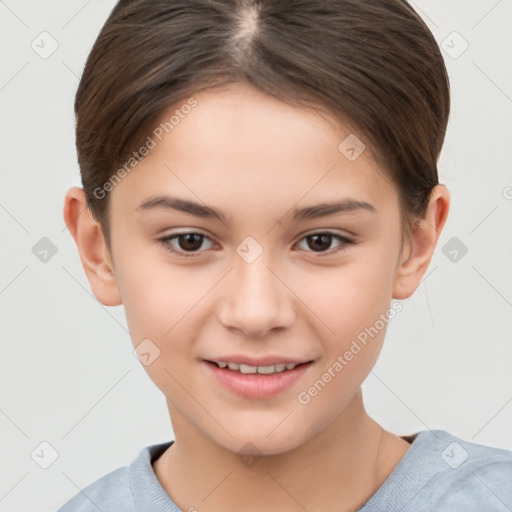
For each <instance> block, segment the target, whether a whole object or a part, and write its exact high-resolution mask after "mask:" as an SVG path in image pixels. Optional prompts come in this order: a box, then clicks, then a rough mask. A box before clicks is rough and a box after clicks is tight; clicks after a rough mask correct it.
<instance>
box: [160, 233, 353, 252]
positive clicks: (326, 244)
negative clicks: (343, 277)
mask: <svg viewBox="0 0 512 512" xmlns="http://www.w3.org/2000/svg"><path fill="white" fill-rule="evenodd" d="M206 240H208V241H210V242H211V243H212V244H213V241H212V240H211V239H210V238H209V237H207V236H206V235H203V234H202V233H196V232H187V233H176V234H174V235H169V236H165V237H163V238H160V239H158V241H159V243H160V245H162V246H163V247H164V248H165V249H166V250H167V251H169V252H171V253H173V254H176V255H177V256H179V257H185V258H187V257H190V256H196V255H197V254H199V253H201V252H203V251H199V249H200V248H201V247H202V246H203V243H204V242H205V241H206ZM335 240H336V241H338V242H339V244H338V246H337V248H335V249H334V250H328V249H329V248H330V247H331V244H332V242H333V241H335ZM303 241H306V244H307V245H308V246H309V247H310V248H312V249H313V250H312V251H308V252H314V253H319V254H318V255H317V257H321V256H323V255H324V254H326V255H332V254H335V253H337V252H339V251H342V250H344V249H345V248H346V246H347V245H353V244H354V243H355V242H353V241H352V240H350V239H348V238H346V237H344V236H342V235H339V234H338V233H333V232H330V231H322V232H319V233H312V234H310V235H307V236H305V237H303V238H302V239H301V240H300V242H299V245H300V243H301V242H303ZM173 242H175V243H173ZM176 242H177V243H176Z"/></svg>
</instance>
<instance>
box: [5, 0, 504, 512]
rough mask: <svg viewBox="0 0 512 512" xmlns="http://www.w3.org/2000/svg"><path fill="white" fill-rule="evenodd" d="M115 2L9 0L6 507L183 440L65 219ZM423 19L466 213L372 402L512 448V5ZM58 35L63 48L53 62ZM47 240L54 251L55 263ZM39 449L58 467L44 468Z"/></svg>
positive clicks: (395, 335) (381, 365) (372, 408)
mask: <svg viewBox="0 0 512 512" xmlns="http://www.w3.org/2000/svg"><path fill="white" fill-rule="evenodd" d="M113 5H114V1H112V0H109V1H105V0H89V1H85V0H80V1H79V0H73V1H69V0H68V1H66V2H63V1H60V2H58V1H56V0H53V1H37V2H36V1H35V0H33V1H28V0H24V1H15V0H4V1H0V20H1V21H0V48H1V52H2V55H1V58H2V66H1V68H0V107H1V112H2V117H1V119H2V121H1V127H0V129H1V133H0V145H1V146H0V151H1V160H0V161H1V164H2V168H1V177H0V179H1V184H0V226H1V227H0V229H1V237H2V238H1V239H2V244H1V249H2V264H1V266H0V305H1V324H0V325H1V328H2V330H1V333H2V338H1V343H2V347H1V354H2V356H1V358H0V365H1V386H0V431H1V436H0V449H1V455H0V458H1V460H2V464H1V466H0V510H1V511H24V512H28V511H35V510H38V511H53V510H56V509H57V508H58V506H59V505H61V504H62V503H63V502H64V501H65V500H66V499H68V498H69V497H71V496H72V495H74V494H75V493H77V492H78V491H79V490H80V489H82V488H84V487H85V486H86V485H87V484H89V483H91V482H92V481H93V480H95V479H97V478H99V477H100V476H103V475H104V474H106V473H107V472H109V471H112V470H113V469H115V468H118V467H120V466H122V465H125V464H128V463H129V462H131V460H132V459H133V458H134V457H135V456H136V455H137V453H138V452H139V451H140V449H141V448H143V447H144V446H146V445H149V444H153V443H159V442H163V441H167V440H169V439H171V438H172V431H171V425H170V421H169V418H168V415H167V409H166V406H165V401H164V397H163V395H162V394H161V393H160V392H159V391H158V389H157V388H156V387H155V386H154V385H153V384H152V382H151V381H150V380H149V378H148V377H147V375H146V373H145V371H144V369H143V367H142V365H141V364H140V363H139V362H138V360H136V359H135V357H134V356H133V353H132V350H133V347H132V343H131V340H130V339H129V336H128V331H127V328H126V322H125V318H124V312H123V309H122V307H114V308H113V307H109V308H105V307H103V306H102V305H101V304H100V303H99V302H98V301H97V300H96V299H95V298H94V296H93V295H92V294H91V292H90V289H89V284H88V282H87V280H86V277H85V273H84V271H83V268H82V266H81V263H80V260H79V257H78V253H77V250H76V247H75V245H74V242H73V240H72V238H71V235H70V234H69V232H68V231H67V230H66V229H65V225H64V221H63V218H62V207H63V203H64V194H65V192H66V190H67V189H68V188H69V187H71V186H73V185H80V181H79V171H78V167H77V163H76V154H75V148H74V119H73V98H74V94H75V91H76V87H77V85H78V79H79V76H80V73H81V70H82V68H83V65H84V62H85V59H86V56H87V54H88V51H89V50H90V48H91V46H92V44H93V42H94V39H95V37H96V35H97V33H98V31H99V29H100V27H101V26H102V24H103V23H104V21H105V20H106V18H107V16H108V14H109V12H110V10H111V8H112V7H113ZM413 5H414V6H415V7H416V9H417V10H418V12H419V13H420V14H421V16H422V17H423V19H424V20H425V21H426V23H427V24H428V26H429V28H430V29H431V30H432V32H433V34H434V36H435V37H436V39H437V41H438V42H439V43H440V44H441V45H442V47H443V55H444V56H445V60H446V63H447V66H448V72H449V74H450V79H451V87H452V96H453V98H452V114H451V119H450V124H449V128H448V134H447V138H446V143H445V147H444V150H443V154H442V157H441V160H440V177H441V182H442V183H444V184H446V185H447V186H448V188H449V189H450V191H451V195H452V207H451V212H450V216H449V219H448V222H447V225H446V227H445V230H444V232H443V234H442V236H441V238H440V241H439V245H438V249H437V251H436V254H435V256H434V258H433V260H432V262H431V265H430V267H429V269H428V271H427V274H426V276H425V279H424V280H423V282H422V284H421V285H420V287H419V288H418V290H417V292H416V294H415V295H414V296H413V297H412V298H410V299H407V300H405V301H402V303H403V305H404V311H403V312H402V313H400V314H399V315H398V316H397V317H396V318H395V320H393V321H392V323H391V324H390V325H389V328H388V334H387V338H386V343H385V345H384V349H383V352H382V354H381V356H380V359H379V361H378V363H377V365H376V366H375V368H374V371H373V372H372V373H371V374H370V376H369V378H368V379H367V381H366V382H365V384H364V392H365V399H366V405H367V409H368V412H369V413H370V414H371V415H372V416H373V417H374V418H375V419H376V420H377V421H378V422H380V423H381V424H382V425H383V426H384V427H385V428H387V429H389V430H391V431H392V432H394V433H396V434H407V433H411V432H415V431H417V430H425V429H429V428H431V429H433V428H441V429H444V430H447V431H449V432H451V433H453V434H455V435H458V436H460V437H462V438H464V439H466V440H469V441H473V442H477V443H481V444H487V445H492V446H499V447H503V448H507V449H510V450H512V428H511V426H512V403H511V402H512V372H511V370H510V367H511V362H512V342H511V341H512V340H511V331H512V314H511V313H512V235H511V233H512V172H511V163H512V149H511V148H512V144H511V135H512V69H511V64H510V63H511V62H512V33H511V31H510V26H511V21H512V0H500V1H497V0H478V1H476V0H473V1H468V0H451V1H450V2H447V1H445V0H435V1H433V0H422V1H420V0H417V1H415V2H414V4H413ZM43 31H47V32H48V33H49V34H51V38H53V39H54V40H55V41H56V42H57V43H58V48H57V49H56V50H55V51H54V53H53V54H51V55H49V56H47V55H44V56H45V57H47V58H42V56H41V52H45V51H46V52H49V51H50V50H51V44H52V39H51V38H50V36H44V35H43V36H40V34H41V32H43ZM454 31H455V32H457V33H458V34H459V35H457V34H455V35H454V34H453V32H454ZM464 40H465V41H467V44H469V47H468V49H467V50H466V51H464V52H463V53H461V51H462V50H463V49H464V46H465V43H464ZM53 44H55V43H53ZM31 45H33V46H34V47H35V48H37V50H38V52H39V53H37V52H36V51H35V50H34V49H33V48H32V47H31ZM459 53H461V54H460V55H459ZM43 237H47V238H48V239H49V240H50V241H51V243H52V244H53V245H54V246H55V249H56V251H57V252H56V253H55V254H54V255H52V252H51V251H50V252H49V253H48V255H47V256H46V261H41V260H40V258H41V257H43V254H44V253H41V254H38V251H41V250H42V249H41V247H43V246H39V245H36V244H38V243H39V244H43V245H44V244H48V242H47V241H43V242H40V240H41V238H43ZM454 237H455V238H456V239H455V240H452V239H453V238H454ZM34 246H36V249H35V250H34V251H33V247H34ZM463 246H465V247H466V248H467V253H466V254H465V255H462V251H461V248H463ZM55 249H54V250H55ZM454 249H455V250H456V251H457V258H456V260H455V261H453V260H454V256H455V253H454V252H453V250H454ZM34 252H35V253H36V254H34ZM42 442H47V443H49V444H50V445H51V446H52V447H53V450H55V451H56V452H57V454H58V457H57V459H56V460H55V461H54V462H53V463H52V464H51V465H50V466H49V467H48V468H47V469H43V468H42V467H41V465H48V464H50V463H51V462H52V453H53V452H52V448H49V447H48V446H47V445H42V446H41V443H42ZM31 454H33V455H32V456H31Z"/></svg>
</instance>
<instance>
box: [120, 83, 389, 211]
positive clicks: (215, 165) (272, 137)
mask: <svg viewBox="0 0 512 512" xmlns="http://www.w3.org/2000/svg"><path fill="white" fill-rule="evenodd" d="M193 99H194V100H195V106H194V107H192V108H190V107H187V108H183V109H180V105H179V104H178V105H174V106H173V107H172V108H170V109H168V110H167V111H166V112H164V113H163V115H162V117H161V119H160V120H159V122H158V123H157V125H156V126H155V129H154V130H153V132H152V133H151V134H150V137H151V138H152V141H153V143H154V144H153V146H154V147H153V148H152V149H151V150H150V152H149V154H148V156H146V157H144V158H143V159H141V160H140V162H138V163H137V165H136V167H135V168H134V169H133V171H131V172H130V173H129V175H128V176H127V177H126V178H124V179H123V180H122V182H121V183H120V184H119V185H117V186H116V187H115V190H113V196H114V197H113V198H112V199H113V201H115V197H116V196H120V195H122V196H123V198H124V199H125V201H123V202H128V203H132V205H133V203H134V202H135V201H138V200H142V198H143V196H147V195H149V194H155V193H162V192H163V191H164V189H167V190H168V191H169V192H170V191H172V192H173V194H172V195H174V196H175V195H177V194H180V193H181V195H182V196H184V197H187V198H191V199H195V200H197V199H198V198H201V199H202V198H204V199H205V200H206V201H207V202H208V203H212V204H215V203H216V202H225V201H226V199H229V200H230V202H231V205H232V206H233V207H236V206H243V207H244V208H245V209H248V208H256V207H257V206H259V207H260V208H261V206H262V204H261V203H262V202H264V204H263V206H267V207H270V206H271V205H279V204H281V205H282V206H283V207H284V206H286V205H287V204H292V203H297V202H298V201H301V200H302V198H303V200H304V201H305V202H307V203H308V204H309V203H311V202H314V201H316V200H339V199H341V198H343V197H345V196H346V197H349V196H350V197H353V198H355V199H360V200H365V201H368V202H372V203H374V204H381V203H382V202H386V201H388V202H389V201H391V202H393V203H396V197H395V190H394V187H393V185H392V183H391V179H390V178H389V177H388V176H387V175H386V174H385V172H384V171H383V170H382V169H381V168H379V166H378V165H377V164H376V163H375V161H374V160H373V159H372V157H371V155H370V151H369V150H368V149H365V146H364V140H361V139H360V138H359V137H357V135H355V134H351V132H350V131H349V130H348V129H347V127H346V126H344V125H343V123H341V122H340V121H339V120H337V119H335V118H333V117H327V116H326V115H325V114H324V113H323V112H319V111H316V110H314V109H313V108H312V109H306V108H297V107H294V106H291V105H289V104H286V103H283V102H281V101H279V100H277V99H275V98H273V97H270V96H268V95H266V94H264V93H262V92H261V91H259V90H257V89H255V88H253V87H251V86H248V85H245V84H230V85H229V86H226V87H224V88H223V89H221V90H213V91H203V92H201V93H198V94H195V95H194V96H193ZM185 104H190V102H188V103H187V101H186V100H185V101H184V102H183V105H185ZM177 111H178V112H177ZM171 118H172V119H171ZM155 134H158V136H156V135H155ZM354 156H355V157H356V158H354ZM194 196H196V197H194ZM135 206H138V205H134V206H133V207H135Z"/></svg>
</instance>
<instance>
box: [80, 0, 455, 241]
mask: <svg viewBox="0 0 512 512" xmlns="http://www.w3.org/2000/svg"><path fill="white" fill-rule="evenodd" d="M233 82H245V83H250V84H252V85H253V86H255V87H257V88H258V89H260V90H261V91H263V92H264V93H267V94H269V95H271V96H273V97H275V98H277V99H279V100H281V101H283V102H286V103H288V104H290V105H293V106H297V107H302V108H312V107H314V108H315V109H317V111H320V110H323V111H325V112H326V113H328V114H331V115H334V116H335V117H336V118H338V119H340V121H342V122H343V123H344V124H345V125H346V126H350V127H351V128H353V130H354V133H356V134H357V136H358V137H359V138H361V139H362V140H363V141H364V143H365V145H366V146H367V147H368V148H369V149H371V152H372V154H373V155H374V157H375V158H376V160H378V161H379V162H381V163H383V164H385V172H386V173H387V175H388V176H389V177H390V179H391V182H392V183H393V184H394V185H395V187H396V189H397V191H398V193H399V197H400V202H401V208H402V210H401V211H402V224H403V227H404V228H405V231H406V232H408V231H409V229H410V222H411V219H413V218H415V217H421V216H422V215H423V214H424V212H425V208H426V206H427V205H428V201H429V197H430V192H431V191H432V189H433V188H434V187H435V186H436V185H437V184H438V183H439V182H438V170H437V160H438V157H439V155H440V152H441V149H442V145H443V141H444V137H445V132H446V127H447V123H448V117H449V110H450V90H449V80H448V74H447V71H446V68H445V63H444V60H443V57H442V55H441V52H440V49H439V47H438V45H437V43H436V41H435V39H434V36H433V35H432V33H431V32H430V30H429V29H428V27H427V26H426V25H425V23H424V22H423V20H422V19H421V18H420V16H419V15H418V14H417V13H416V12H415V10H414V9H413V8H412V7H411V6H410V5H409V4H408V3H407V2H406V1H405V0H120V1H119V2H118V3H117V4H116V6H115V7H114V9H113V10H112V12H111V14H110V16H109V18H108V19H107V21H106V22H105V24H104V25H103V27H102V29H101V31H100V33H99V35H98V37H97V39H96V41H95V43H94V46H93V48H92V50H91V52H90V54H89V56H88V58H87V62H86V65H85V68H84V71H83V74H82V77H81V80H80V84H79V87H78V90H77V93H76V98H75V115H76V146H77V153H78V163H79V166H80V172H81V178H82V185H83V188H84V191H85V195H86V198H87V204H88V207H89V209H90V211H91V213H92V215H93V217H94V218H95V219H96V220H97V221H99V222H100V224H101V227H102V230H103V233H104V235H105V239H106V242H107V245H109V244H110V230H109V204H110V201H109V195H108V194H107V195H106V196H105V197H100V198H98V194H95V192H94V191H95V190H97V189H98V187H102V186H103V184H105V183H106V182H108V180H109V179H110V178H111V177H112V175H113V174H114V173H115V172H116V170H117V169H118V168H119V166H122V165H123V163H125V162H126V161H127V160H128V159H129V158H130V156H131V155H132V153H133V152H134V150H136V149H138V148H139V147H140V146H141V145H142V144H143V143H144V141H145V140H146V139H147V138H148V135H149V134H150V133H151V132H152V130H153V129H154V128H155V126H156V125H157V124H158V123H159V122H160V119H161V117H162V115H163V113H164V112H165V111H166V110H167V109H169V108H170V107H172V106H174V105H179V104H180V102H182V103H187V101H189V100H190V98H191V97H192V96H193V94H196V93H198V92H200V91H204V90H209V89H214V88H218V87H222V86H225V85H227V84H229V83H233ZM340 142H341V141H340ZM109 248H110V245H109Z"/></svg>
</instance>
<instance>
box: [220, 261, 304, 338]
mask: <svg viewBox="0 0 512 512" xmlns="http://www.w3.org/2000/svg"><path fill="white" fill-rule="evenodd" d="M264 255H265V253H263V255H261V256H260V257H259V258H258V259H257V260H256V261H254V262H252V263H247V262H246V261H244V260H243V259H242V258H238V257H237V258H236V259H235V262H234V265H235V268H234V269H233V271H231V272H230V273H229V276H228V277H227V280H226V282H225V283H224V286H223V287H222V291H221V294H222V295H221V297H220V299H219V302H218V308H217V315H218V318H219V320H220V322H221V323H222V324H223V325H224V326H225V327H226V328H227V329H230V330H232V331H238V332H239V333H240V334H242V335H243V336H244V337H246V338H252V339H258V338H263V337H265V336H266V335H267V334H268V332H269V331H271V330H272V329H275V330H278V329H283V328H287V327H290V326H291V325H292V324H293V322H294V321H295V309H294V304H293V297H294V295H293V293H292V292H291V291H290V289H289V288H288V286H290V284H289V283H286V284H285V280H284V279H283V278H282V277H281V276H279V272H277V271H276V270H274V269H273V268H272V267H271V266H269V261H268V260H267V259H266V258H265V257H264ZM287 285H288V286H287Z"/></svg>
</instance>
